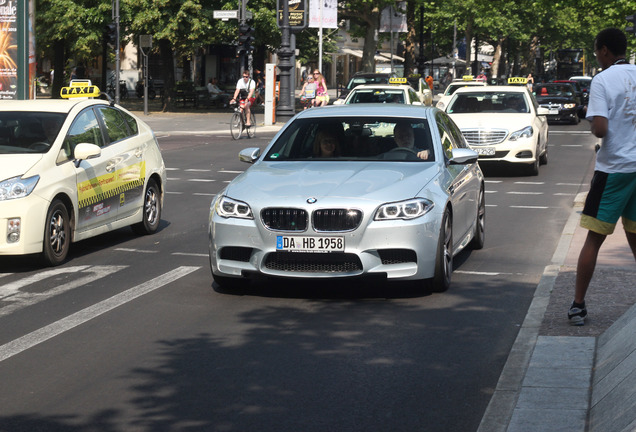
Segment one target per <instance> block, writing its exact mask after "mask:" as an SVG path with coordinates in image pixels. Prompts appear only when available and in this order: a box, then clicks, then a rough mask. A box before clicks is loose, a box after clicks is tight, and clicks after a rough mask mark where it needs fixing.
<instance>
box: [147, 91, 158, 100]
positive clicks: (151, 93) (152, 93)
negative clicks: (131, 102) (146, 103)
mask: <svg viewBox="0 0 636 432" xmlns="http://www.w3.org/2000/svg"><path fill="white" fill-rule="evenodd" d="M156 97H157V92H156V91H154V90H152V89H148V99H150V100H155V98H156Z"/></svg>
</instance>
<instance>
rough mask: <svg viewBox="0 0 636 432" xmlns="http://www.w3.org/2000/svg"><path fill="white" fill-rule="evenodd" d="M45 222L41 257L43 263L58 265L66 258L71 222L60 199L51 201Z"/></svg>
mask: <svg viewBox="0 0 636 432" xmlns="http://www.w3.org/2000/svg"><path fill="white" fill-rule="evenodd" d="M45 223H46V225H44V239H43V242H42V246H43V251H42V259H43V261H44V264H45V265H49V266H56V265H60V264H62V263H63V262H64V261H65V260H66V256H67V255H68V250H69V247H70V243H71V223H70V219H69V216H68V210H67V209H66V206H65V205H64V203H63V202H62V201H60V200H57V199H56V200H54V201H53V202H52V203H51V207H49V211H48V212H47V213H46V220H45Z"/></svg>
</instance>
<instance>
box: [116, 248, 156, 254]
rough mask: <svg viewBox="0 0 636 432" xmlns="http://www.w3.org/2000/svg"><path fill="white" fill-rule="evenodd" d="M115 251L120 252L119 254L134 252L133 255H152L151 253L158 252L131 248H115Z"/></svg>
mask: <svg viewBox="0 0 636 432" xmlns="http://www.w3.org/2000/svg"><path fill="white" fill-rule="evenodd" d="M115 250H116V251H121V252H135V253H146V254H153V253H158V252H159V251H157V250H144V249H132V248H115Z"/></svg>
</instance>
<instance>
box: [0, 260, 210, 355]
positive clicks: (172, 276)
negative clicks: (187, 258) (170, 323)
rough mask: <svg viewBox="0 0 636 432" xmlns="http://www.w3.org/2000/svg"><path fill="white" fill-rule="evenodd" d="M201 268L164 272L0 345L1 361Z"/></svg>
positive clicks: (185, 267)
mask: <svg viewBox="0 0 636 432" xmlns="http://www.w3.org/2000/svg"><path fill="white" fill-rule="evenodd" d="M200 268H201V267H188V266H183V267H178V268H176V269H174V270H172V271H170V272H168V273H164V274H163V275H161V276H158V277H156V278H154V279H152V280H149V281H147V282H144V283H142V284H141V285H137V286H136V287H133V288H130V289H129V290H126V291H124V292H122V293H119V294H117V295H114V296H112V297H110V298H108V299H106V300H104V301H101V302H99V303H97V304H95V305H93V306H89V307H87V308H86V309H83V310H81V311H79V312H76V313H74V314H72V315H69V316H67V317H66V318H62V319H61V320H59V321H56V322H54V323H52V324H49V325H47V326H45V327H42V328H41V329H38V330H35V331H33V332H31V333H29V334H27V335H24V336H22V337H20V338H17V339H14V340H12V341H11V342H8V343H6V344H4V345H2V346H0V362H1V361H4V360H6V359H8V358H10V357H13V356H14V355H17V354H20V353H21V352H23V351H25V350H27V349H29V348H32V347H34V346H36V345H38V344H41V343H42V342H46V341H47V340H49V339H52V338H54V337H55V336H58V335H60V334H62V333H64V332H67V331H69V330H71V329H73V328H75V327H77V326H79V325H81V324H84V323H86V322H88V321H90V320H92V319H93V318H96V317H98V316H100V315H103V314H105V313H106V312H110V311H111V310H113V309H115V308H117V307H119V306H121V305H124V304H126V303H128V302H130V301H132V300H135V299H136V298H138V297H141V296H143V295H146V294H148V293H150V292H152V291H154V290H156V289H158V288H161V287H163V286H165V285H167V284H169V283H172V282H174V281H176V280H177V279H180V278H182V277H184V276H186V275H188V274H190V273H192V272H193V271H195V270H198V269H200Z"/></svg>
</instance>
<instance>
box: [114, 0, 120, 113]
mask: <svg viewBox="0 0 636 432" xmlns="http://www.w3.org/2000/svg"><path fill="white" fill-rule="evenodd" d="M113 15H114V16H113V20H114V21H115V103H116V104H118V103H119V0H115V7H114V9H113Z"/></svg>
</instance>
